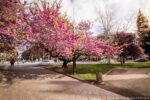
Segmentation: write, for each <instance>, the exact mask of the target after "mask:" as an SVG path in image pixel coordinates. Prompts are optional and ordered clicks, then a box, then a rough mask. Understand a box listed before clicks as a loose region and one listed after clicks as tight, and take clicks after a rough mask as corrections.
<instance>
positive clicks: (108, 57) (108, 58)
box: [107, 55, 111, 64]
mask: <svg viewBox="0 0 150 100" xmlns="http://www.w3.org/2000/svg"><path fill="white" fill-rule="evenodd" d="M107 60H108V64H110V63H111V61H110V60H111V58H110V55H108V56H107Z"/></svg>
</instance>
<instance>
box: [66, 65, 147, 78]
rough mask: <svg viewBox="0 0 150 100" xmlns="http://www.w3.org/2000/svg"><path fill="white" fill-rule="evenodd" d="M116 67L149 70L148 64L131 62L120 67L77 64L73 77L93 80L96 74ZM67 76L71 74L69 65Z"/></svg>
mask: <svg viewBox="0 0 150 100" xmlns="http://www.w3.org/2000/svg"><path fill="white" fill-rule="evenodd" d="M117 67H128V68H150V62H133V63H132V62H131V63H126V64H125V65H123V66H121V65H120V63H115V64H111V65H108V64H78V65H77V69H76V74H75V75H73V76H75V77H77V78H80V79H83V80H95V78H96V76H95V74H96V72H102V73H106V72H108V71H110V70H111V69H113V68H117ZM66 72H67V73H68V74H71V73H72V65H69V68H68V70H67V71H66Z"/></svg>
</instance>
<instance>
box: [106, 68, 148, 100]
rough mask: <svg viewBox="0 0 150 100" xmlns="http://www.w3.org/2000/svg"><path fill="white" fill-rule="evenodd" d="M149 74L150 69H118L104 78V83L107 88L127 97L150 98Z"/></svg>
mask: <svg viewBox="0 0 150 100" xmlns="http://www.w3.org/2000/svg"><path fill="white" fill-rule="evenodd" d="M149 73H150V68H118V69H114V70H112V71H111V72H110V73H108V75H106V76H104V81H105V85H106V87H107V88H108V87H110V89H111V90H114V92H116V93H119V92H120V91H122V92H121V94H122V95H125V96H150V75H149ZM108 90H109V89H108ZM146 100H150V98H149V99H146Z"/></svg>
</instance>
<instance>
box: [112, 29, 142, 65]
mask: <svg viewBox="0 0 150 100" xmlns="http://www.w3.org/2000/svg"><path fill="white" fill-rule="evenodd" d="M114 40H115V42H116V45H117V46H118V47H120V50H121V52H120V58H121V63H122V64H124V63H125V59H126V58H127V57H128V56H131V57H133V58H134V59H135V58H137V57H139V56H141V55H142V54H143V50H142V48H141V47H140V45H139V44H138V41H137V38H136V35H135V34H133V33H124V32H120V33H117V34H116V36H115V38H114Z"/></svg>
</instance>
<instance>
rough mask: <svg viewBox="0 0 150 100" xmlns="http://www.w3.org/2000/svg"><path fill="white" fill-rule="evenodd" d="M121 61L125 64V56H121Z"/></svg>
mask: <svg viewBox="0 0 150 100" xmlns="http://www.w3.org/2000/svg"><path fill="white" fill-rule="evenodd" d="M120 62H121V65H123V64H125V57H123V56H121V57H120Z"/></svg>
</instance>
